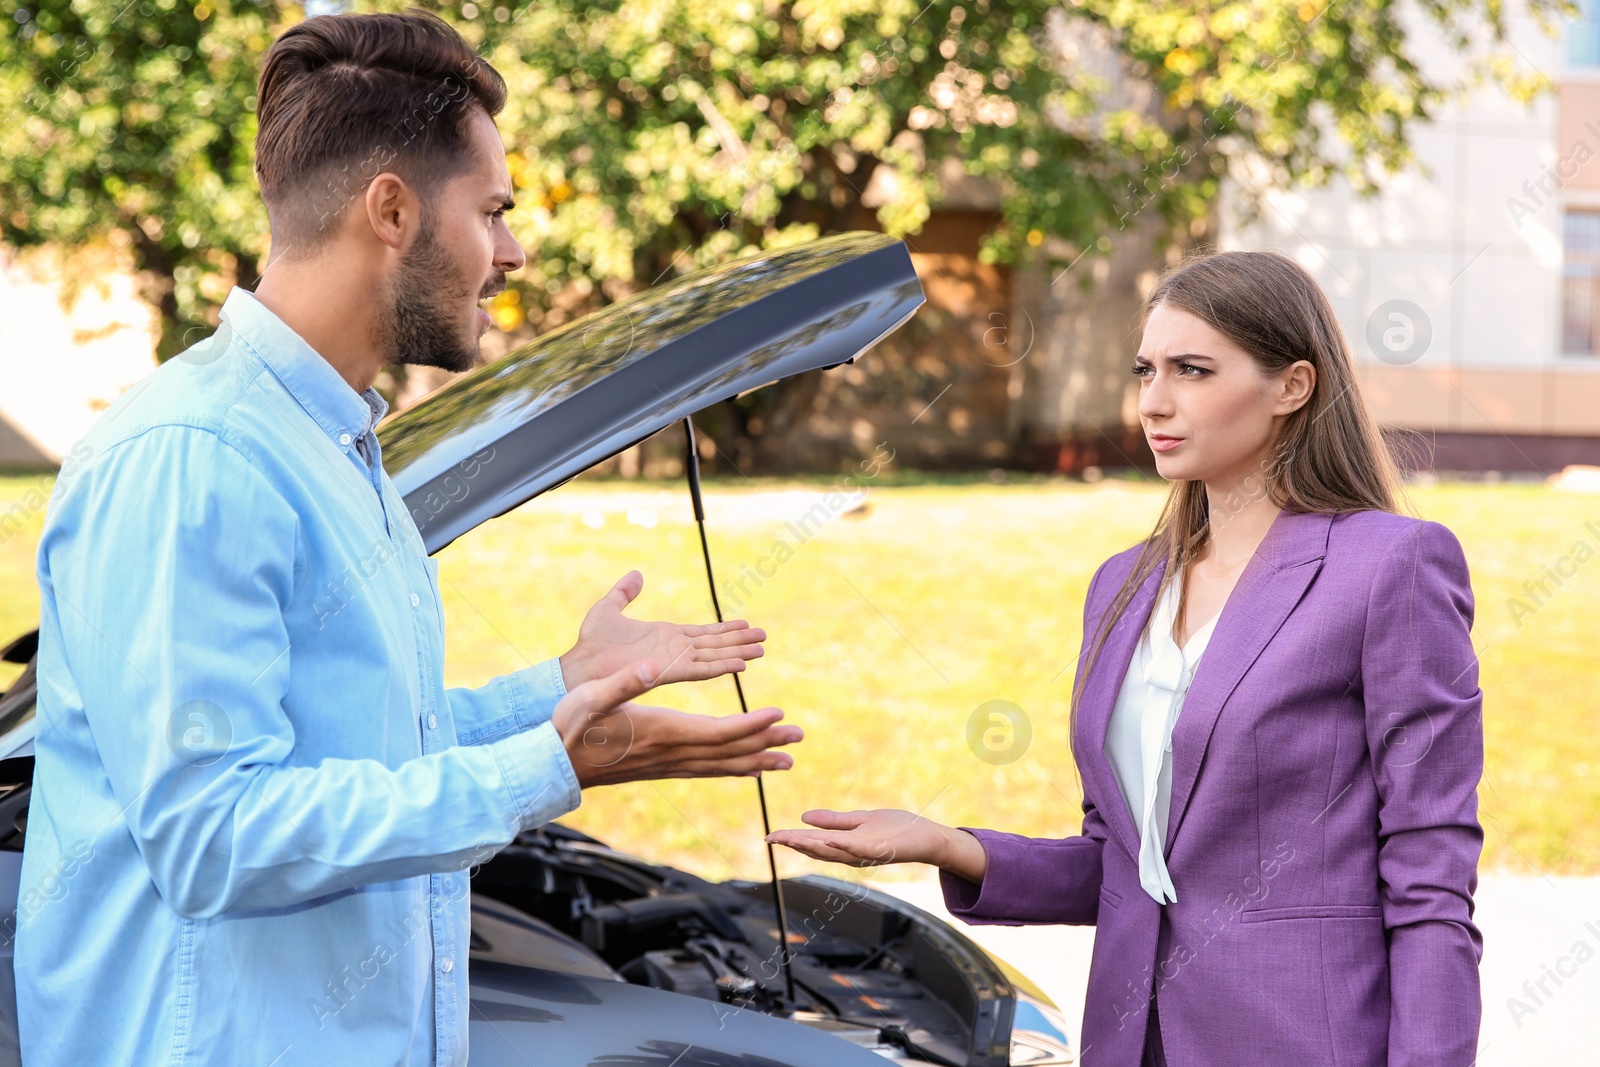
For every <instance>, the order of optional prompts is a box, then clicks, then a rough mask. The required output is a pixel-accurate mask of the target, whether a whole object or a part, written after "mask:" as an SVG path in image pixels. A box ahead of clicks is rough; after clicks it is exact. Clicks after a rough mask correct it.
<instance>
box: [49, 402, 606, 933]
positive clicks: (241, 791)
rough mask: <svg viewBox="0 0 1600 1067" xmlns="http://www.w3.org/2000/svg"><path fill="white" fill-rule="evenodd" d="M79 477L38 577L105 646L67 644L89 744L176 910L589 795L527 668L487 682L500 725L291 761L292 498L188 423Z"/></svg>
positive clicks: (332, 879)
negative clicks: (389, 755)
mask: <svg viewBox="0 0 1600 1067" xmlns="http://www.w3.org/2000/svg"><path fill="white" fill-rule="evenodd" d="M77 478H78V482H77V484H74V485H72V486H71V487H70V489H69V490H68V491H67V492H65V493H64V494H62V496H61V498H60V499H59V500H58V501H57V504H56V505H55V506H57V507H59V508H60V509H61V510H62V511H63V512H64V514H63V515H61V516H58V518H57V521H55V522H53V523H52V527H51V530H50V531H49V532H48V533H47V535H46V537H45V539H44V540H43V541H42V542H41V545H40V555H41V566H40V575H41V580H46V581H48V582H49V583H50V587H51V588H50V592H51V593H52V594H53V597H54V601H55V604H56V610H57V612H58V615H59V620H60V626H61V630H62V632H63V634H64V636H65V647H66V648H67V649H70V650H73V652H74V653H75V654H77V655H82V656H84V657H85V658H86V659H89V660H91V662H85V663H78V662H75V663H72V664H71V665H70V666H71V668H72V672H73V673H72V676H73V678H74V679H75V681H76V684H77V687H78V695H79V697H80V698H81V701H82V705H83V712H84V716H85V718H86V720H87V722H88V725H89V730H90V733H91V734H92V737H93V744H94V746H95V748H96V749H97V750H98V753H99V756H100V763H101V765H102V766H103V769H104V773H105V775H106V778H107V779H108V781H109V787H110V789H111V791H112V792H113V793H114V795H115V799H116V801H117V802H118V803H119V804H120V805H121V806H122V809H123V818H124V820H125V822H126V825H127V829H128V832H129V833H130V834H131V835H132V838H133V840H134V842H135V844H136V846H137V848H138V850H139V853H140V855H141V856H142V857H143V860H144V862H145V864H146V866H147V867H148V869H149V872H150V876H151V879H152V881H153V883H154V885H155V887H156V889H157V891H158V892H159V893H160V895H161V897H162V898H163V899H164V900H165V901H166V902H167V904H168V906H169V907H171V908H172V909H173V910H174V911H175V912H177V913H179V914H181V915H183V916H186V917H190V918H205V917H211V916H216V915H220V914H224V913H229V912H235V911H246V910H256V909H263V908H281V907H288V906H292V905H295V904H298V903H301V902H305V901H309V900H312V899H314V898H318V897H322V896H325V895H328V894H332V893H339V892H343V891H351V890H354V889H357V888H359V887H361V886H363V885H366V884H368V883H373V882H383V881H391V880H395V879H400V878H405V877H410V876H415V875H423V874H429V873H434V872H443V871H451V870H458V869H461V868H462V867H463V866H465V865H466V864H467V863H468V862H471V861H473V859H474V857H477V859H478V860H480V861H481V857H482V855H483V850H484V849H485V848H489V849H497V848H499V847H502V846H504V845H505V844H507V843H508V842H509V841H510V840H511V839H512V838H513V837H515V835H516V834H517V833H518V832H519V831H520V830H522V829H523V828H525V827H528V826H532V825H537V824H540V823H544V822H547V821H549V820H550V819H553V818H556V817H558V816H560V815H562V814H564V813H566V812H568V811H570V810H572V809H573V808H575V807H576V806H577V804H578V802H579V792H578V784H577V781H576V779H575V777H574V776H573V774H572V769H571V765H570V763H568V762H567V759H566V755H565V752H564V749H563V747H562V745H561V742H560V739H559V737H558V736H557V735H556V733H555V729H554V727H553V726H552V725H551V724H550V723H549V722H548V718H549V715H548V712H543V713H542V714H543V719H542V721H538V722H536V719H537V718H538V716H539V715H540V714H541V709H542V708H543V706H544V704H545V703H550V702H549V701H548V694H541V693H540V692H538V691H537V690H536V687H535V685H534V683H533V682H532V681H530V680H524V679H518V678H516V677H515V676H513V677H512V678H511V679H510V680H507V679H501V680H498V682H497V683H491V686H495V685H498V687H499V690H500V695H495V694H490V695H488V696H486V697H485V698H484V704H483V705H482V706H483V707H485V708H487V707H488V706H490V705H491V704H495V703H498V704H500V705H502V707H503V708H504V709H506V710H505V714H504V715H503V716H501V718H502V719H504V720H505V721H504V723H503V724H502V725H503V728H502V729H498V730H495V731H493V732H494V733H495V735H496V737H497V739H495V740H492V741H487V742H486V743H482V744H476V745H472V746H452V747H449V748H446V749H443V750H441V751H437V752H433V753H429V754H427V755H421V756H418V757H416V758H413V759H409V760H406V761H404V762H403V763H400V764H399V765H398V766H392V767H391V766H389V765H387V764H385V763H384V762H381V761H380V760H377V759H338V758H329V759H324V760H322V761H320V762H318V763H317V764H315V765H314V766H301V765H292V764H291V763H289V762H287V760H288V757H289V755H290V753H291V752H292V751H293V750H294V748H295V744H296V737H295V731H294V728H293V725H292V723H291V721H290V719H289V717H288V716H287V715H286V713H285V710H284V707H283V700H284V697H285V693H286V691H287V688H288V684H289V679H290V664H291V663H292V661H293V656H294V650H293V648H292V647H291V643H290V637H289V628H288V626H287V625H286V622H285V610H286V606H287V605H288V603H289V600H290V595H291V591H292V589H293V583H294V579H295V573H296V568H297V566H298V561H297V558H296V556H297V552H298V551H299V547H298V544H299V541H298V538H297V522H298V519H297V516H296V513H295V511H294V510H293V509H292V508H291V507H290V506H289V505H288V503H287V502H286V501H285V500H284V499H283V498H282V497H281V496H280V495H279V494H278V492H277V491H276V490H275V489H274V488H273V487H272V485H271V484H270V483H269V481H268V480H267V479H266V477H265V476H264V475H263V474H262V473H261V472H260V471H259V470H258V469H257V467H256V466H255V465H254V464H253V463H252V462H251V460H250V459H249V458H247V456H246V455H245V454H244V453H243V452H241V451H240V450H238V449H237V448H236V447H235V446H234V445H232V444H230V443H228V442H227V441H225V440H223V439H222V438H221V437H219V436H218V435H217V434H216V433H214V432H212V431H209V430H203V429H198V428H193V427H187V426H170V425H168V426H158V427H155V428H153V429H151V430H148V431H146V432H145V433H143V434H141V435H138V436H135V437H132V438H130V439H128V440H126V441H123V442H120V443H118V444H117V445H116V446H114V447H113V448H112V449H111V450H109V451H108V452H107V453H106V454H105V455H103V456H100V457H98V458H97V461H96V462H95V463H94V464H93V465H92V468H91V469H89V470H86V471H84V472H82V473H81V474H79V475H77ZM133 484H137V485H141V486H143V487H144V492H143V493H135V492H130V491H128V488H127V487H128V486H129V485H133ZM113 486H119V487H120V488H119V490H118V491H117V492H112V489H113ZM220 486H225V487H226V494H225V496H224V494H223V493H222V492H221V491H219V490H218V489H217V487H220ZM88 523H92V524H95V525H96V527H97V528H96V529H95V530H93V531H85V530H84V529H81V528H79V527H81V526H82V525H84V524H88ZM74 531H76V536H74ZM130 560H131V561H137V567H138V571H137V572H136V573H129V572H128V568H129V561H130ZM486 688H487V687H486ZM338 699H339V698H338V695H337V693H330V694H329V696H328V700H329V702H330V707H329V714H330V715H338V714H340V713H341V711H342V709H341V708H340V707H339V706H338ZM452 706H454V704H452ZM523 723H530V724H533V725H531V726H530V727H529V728H524V729H517V727H518V726H520V725H521V724H523ZM495 725H496V724H495V723H493V722H490V723H488V724H480V727H481V728H488V727H490V726H495ZM42 728H48V724H45V725H44V726H43V727H42ZM501 734H503V735H505V736H500V735H501ZM487 736H488V734H485V737H486V738H487Z"/></svg>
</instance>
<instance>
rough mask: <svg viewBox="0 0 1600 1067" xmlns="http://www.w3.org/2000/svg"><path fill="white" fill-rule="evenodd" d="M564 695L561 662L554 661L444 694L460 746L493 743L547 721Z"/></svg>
mask: <svg viewBox="0 0 1600 1067" xmlns="http://www.w3.org/2000/svg"><path fill="white" fill-rule="evenodd" d="M566 695H567V683H566V679H565V678H563V677H562V675H561V661H560V660H559V659H554V658H552V659H547V660H544V661H543V662H541V663H536V664H534V665H533V666H532V667H527V668H525V669H523V670H520V671H513V672H512V673H510V674H505V675H501V676H500V677H499V678H495V679H493V680H492V681H490V682H489V683H488V684H487V685H484V686H480V687H479V688H477V689H465V688H462V689H448V690H446V691H445V699H447V700H449V702H450V713H451V715H453V716H454V717H455V720H456V739H457V740H458V741H459V742H460V743H461V744H463V745H481V744H484V743H486V742H489V741H496V740H499V739H500V738H502V737H507V736H509V735H511V734H516V733H521V732H523V731H525V730H531V729H533V728H534V727H535V726H538V725H539V724H541V723H546V722H549V721H550V717H551V715H553V714H554V713H555V710H556V705H557V704H558V703H560V702H561V698H562V697H564V696H566Z"/></svg>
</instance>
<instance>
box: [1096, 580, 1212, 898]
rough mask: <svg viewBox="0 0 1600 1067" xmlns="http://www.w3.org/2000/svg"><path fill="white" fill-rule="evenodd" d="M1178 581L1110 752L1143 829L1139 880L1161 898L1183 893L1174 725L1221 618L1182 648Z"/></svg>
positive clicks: (1128, 689)
mask: <svg viewBox="0 0 1600 1067" xmlns="http://www.w3.org/2000/svg"><path fill="white" fill-rule="evenodd" d="M1177 611H1178V583H1177V582H1176V581H1174V582H1170V583H1168V585H1167V589H1166V591H1165V592H1164V593H1163V594H1162V596H1161V600H1160V602H1159V603H1158V604H1157V605H1156V608H1155V614H1154V616H1153V617H1152V618H1151V620H1150V628H1149V631H1148V632H1147V633H1146V634H1145V636H1144V637H1143V639H1141V640H1140V642H1139V647H1138V648H1137V649H1136V650H1135V651H1134V654H1133V660H1132V661H1131V662H1130V663H1129V664H1128V673H1127V674H1126V675H1124V676H1123V679H1122V688H1121V689H1120V690H1119V691H1118V693H1117V703H1116V706H1115V707H1114V708H1113V709H1112V711H1111V723H1110V726H1109V728H1108V729H1107V731H1106V743H1105V754H1106V758H1107V759H1108V760H1109V761H1110V762H1111V769H1112V771H1113V772H1114V773H1115V774H1116V778H1117V785H1118V786H1120V787H1121V789H1122V796H1123V798H1124V799H1125V800H1126V801H1127V802H1128V810H1129V811H1131V812H1132V813H1133V818H1134V822H1135V823H1136V824H1137V825H1138V827H1139V882H1140V884H1141V885H1143V886H1144V888H1145V892H1147V893H1149V894H1150V895H1151V896H1152V897H1154V898H1155V900H1156V903H1158V904H1166V903H1170V902H1172V901H1175V900H1177V899H1178V894H1177V893H1176V892H1174V891H1173V888H1172V879H1171V878H1169V877H1168V876H1167V861H1166V857H1165V855H1163V850H1164V846H1165V842H1166V839H1167V809H1168V808H1169V807H1170V806H1171V804H1172V728H1173V727H1174V726H1175V725H1177V722H1178V712H1179V711H1181V710H1182V708H1183V699H1184V697H1185V695H1187V693H1188V691H1189V683H1190V681H1191V680H1193V678H1194V672H1195V668H1196V667H1197V666H1198V665H1199V663H1200V655H1201V653H1203V652H1204V651H1205V650H1206V644H1207V643H1208V642H1209V641H1210V640H1211V630H1212V628H1213V627H1214V626H1215V625H1216V622H1217V617H1218V616H1220V614H1221V613H1220V612H1218V615H1214V616H1212V618H1211V621H1210V622H1208V623H1206V624H1205V625H1204V626H1202V627H1201V628H1200V629H1198V630H1196V631H1195V632H1194V633H1193V634H1192V635H1191V636H1190V637H1189V643H1188V644H1187V645H1185V646H1184V647H1183V648H1181V649H1180V648H1179V647H1178V643H1177V642H1176V641H1174V640H1173V639H1172V623H1173V620H1174V618H1175V617H1176V615H1177Z"/></svg>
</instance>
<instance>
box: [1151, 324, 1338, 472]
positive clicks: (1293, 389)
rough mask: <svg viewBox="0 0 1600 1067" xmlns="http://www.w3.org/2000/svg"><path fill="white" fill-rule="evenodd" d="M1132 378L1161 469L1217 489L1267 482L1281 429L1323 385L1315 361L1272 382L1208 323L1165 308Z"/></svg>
mask: <svg viewBox="0 0 1600 1067" xmlns="http://www.w3.org/2000/svg"><path fill="white" fill-rule="evenodd" d="M1133 372H1134V374H1135V375H1137V376H1138V377H1139V422H1140V424H1141V425H1142V426H1143V428H1144V435H1145V440H1146V441H1148V442H1149V444H1150V448H1151V450H1152V451H1153V452H1154V453H1155V457H1156V470H1157V471H1158V472H1159V473H1160V475H1161V477H1163V478H1165V479H1167V480H1168V481H1203V482H1205V483H1206V484H1207V485H1208V487H1210V488H1212V489H1214V490H1215V489H1224V490H1226V489H1231V488H1234V487H1236V486H1238V485H1240V484H1242V483H1245V482H1246V481H1247V480H1248V479H1251V478H1252V477H1254V478H1255V479H1256V480H1258V481H1261V480H1264V479H1265V476H1266V473H1267V464H1268V462H1269V461H1270V459H1271V456H1272V443H1273V441H1274V439H1275V437H1276V434H1277V432H1278V426H1279V423H1280V422H1281V421H1282V419H1283V418H1284V417H1285V416H1287V415H1289V414H1291V413H1292V412H1294V411H1296V410H1298V409H1299V408H1300V407H1301V406H1302V405H1303V404H1305V402H1306V401H1307V400H1309V399H1310V398H1311V388H1312V386H1313V384H1314V383H1315V382H1316V370H1315V368H1314V367H1313V366H1312V365H1311V363H1310V362H1309V361H1308V360H1298V361H1296V362H1295V363H1292V364H1290V365H1289V366H1288V367H1286V368H1285V369H1284V370H1283V371H1281V372H1279V373H1278V374H1276V375H1273V376H1270V377H1269V376H1268V375H1266V374H1265V373H1263V372H1262V370H1261V368H1260V366H1259V365H1258V364H1257V363H1256V361H1255V360H1254V359H1253V358H1251V356H1250V354H1249V353H1248V352H1246V351H1245V350H1244V349H1242V348H1240V347H1239V346H1238V345H1236V344H1234V343H1233V342H1232V341H1230V340H1228V338H1227V337H1225V336H1223V335H1222V334H1220V333H1218V332H1217V331H1216V330H1214V329H1212V328H1211V327H1210V326H1208V325H1207V324H1206V323H1205V322H1204V321H1203V320H1201V319H1199V318H1197V317H1195V316H1194V315H1191V314H1189V313H1188V312H1186V311H1179V310H1178V309H1176V308H1171V307H1167V306H1166V305H1164V304H1162V305H1157V306H1156V307H1155V308H1154V309H1152V310H1151V312H1150V316H1149V319H1148V320H1147V322H1146V323H1145V328H1144V337H1143V339H1142V340H1141V342H1140V344H1139V354H1138V355H1137V356H1135V357H1134V368H1133Z"/></svg>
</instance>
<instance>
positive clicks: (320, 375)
mask: <svg viewBox="0 0 1600 1067" xmlns="http://www.w3.org/2000/svg"><path fill="white" fill-rule="evenodd" d="M222 321H223V322H224V323H225V324H227V325H228V326H229V327H230V328H231V329H232V330H233V332H234V333H235V334H236V335H238V337H239V338H240V339H241V340H243V341H244V342H246V343H247V344H248V345H249V346H250V348H251V349H252V350H253V351H254V352H255V353H256V355H257V356H259V357H260V358H261V361H262V362H263V363H265V364H266V365H267V367H268V369H270V370H271V371H272V373H273V374H274V375H276V376H277V378H278V380H279V381H280V382H282V383H283V386H284V388H285V389H287V390H289V392H290V394H291V395H293V396H294V398H295V400H296V401H298V402H299V404H300V406H301V407H303V408H304V409H305V410H306V413H307V414H308V415H310V416H311V417H312V419H313V420H315V421H316V423H317V425H318V426H320V427H322V431H323V432H324V433H326V434H327V435H328V437H329V438H330V439H331V440H332V441H333V443H334V444H335V445H337V446H338V447H339V448H340V449H341V450H343V451H345V452H347V453H348V452H350V451H351V450H352V449H353V448H354V447H355V442H356V441H358V440H360V439H361V438H363V437H364V436H366V435H367V434H368V433H371V432H372V430H373V428H374V427H375V426H377V424H378V422H379V420H381V419H382V418H383V417H384V415H386V414H388V412H389V404H388V402H387V401H385V400H384V399H383V397H382V396H380V395H379V393H378V391H377V390H376V389H373V388H371V387H370V386H369V387H368V388H366V389H363V390H362V391H361V392H359V393H358V392H356V391H355V390H354V389H352V388H350V383H349V382H347V381H345V380H344V379H343V378H342V377H340V375H339V372H338V371H336V370H334V369H333V365H332V364H330V363H329V362H328V361H327V360H325V359H323V358H322V356H321V355H320V354H318V352H317V350H316V349H314V348H312V347H311V346H310V345H309V344H307V343H306V342H305V339H304V338H302V337H301V336H300V335H299V334H297V333H295V332H294V331H293V330H292V329H290V328H289V327H288V325H286V324H285V323H284V321H283V320H282V319H280V318H278V316H277V315H274V314H273V313H272V312H271V311H270V310H268V309H267V307H266V305H264V304H262V303H261V302H260V301H259V300H257V299H256V298H255V295H254V294H253V293H251V292H250V291H249V290H247V289H241V288H240V287H238V286H234V288H233V290H232V291H231V292H230V293H229V294H228V299H227V301H226V302H225V303H223V305H222Z"/></svg>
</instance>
